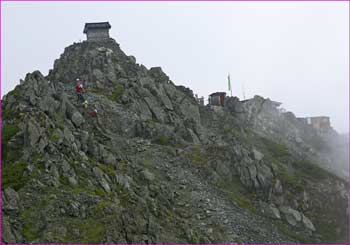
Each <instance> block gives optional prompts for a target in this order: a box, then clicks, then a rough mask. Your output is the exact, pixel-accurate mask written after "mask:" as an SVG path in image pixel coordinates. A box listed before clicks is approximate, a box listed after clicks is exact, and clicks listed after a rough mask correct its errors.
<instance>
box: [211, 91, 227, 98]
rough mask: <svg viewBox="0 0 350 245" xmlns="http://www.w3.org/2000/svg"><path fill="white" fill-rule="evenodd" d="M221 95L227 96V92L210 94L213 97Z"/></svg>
mask: <svg viewBox="0 0 350 245" xmlns="http://www.w3.org/2000/svg"><path fill="white" fill-rule="evenodd" d="M221 95H223V96H225V95H226V93H225V92H215V93H212V94H210V95H209V96H210V97H212V96H221Z"/></svg>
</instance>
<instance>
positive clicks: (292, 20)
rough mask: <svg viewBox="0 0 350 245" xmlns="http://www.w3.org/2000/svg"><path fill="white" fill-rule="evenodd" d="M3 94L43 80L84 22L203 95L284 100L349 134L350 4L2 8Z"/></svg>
mask: <svg viewBox="0 0 350 245" xmlns="http://www.w3.org/2000/svg"><path fill="white" fill-rule="evenodd" d="M2 6H3V9H2V14H3V15H2V57H1V59H2V72H3V73H2V80H1V81H2V95H3V94H6V93H7V92H9V91H10V90H12V89H13V88H14V87H15V86H16V85H17V84H18V83H19V79H21V78H24V77H25V75H26V73H28V72H32V71H34V70H40V71H41V72H42V73H43V74H44V75H46V74H47V73H48V70H49V69H51V68H52V66H53V62H54V60H55V59H57V58H58V57H59V56H60V54H61V53H62V52H63V49H64V48H65V47H66V46H68V45H70V44H72V43H73V42H77V41H79V40H84V39H85V37H84V34H83V33H82V31H83V27H84V23H85V22H99V21H109V22H110V23H111V25H112V29H111V30H110V35H111V37H113V38H114V39H115V40H116V41H117V42H118V43H119V44H120V46H121V48H122V49H123V51H124V52H125V53H126V54H128V55H133V56H135V57H136V59H137V62H138V63H141V64H144V65H145V66H146V67H147V68H150V67H152V66H161V67H162V68H163V70H164V71H165V72H166V73H167V74H168V75H169V76H170V79H171V80H172V81H174V82H175V84H177V85H185V86H187V87H190V88H191V89H192V90H193V91H194V93H196V94H198V95H199V96H204V97H205V98H207V95H208V94H210V93H212V92H216V91H225V92H228V91H227V74H228V73H230V74H231V81H232V90H233V95H236V96H238V97H240V98H241V99H242V98H243V87H244V90H245V95H246V98H250V97H253V96H254V95H255V94H258V95H261V96H263V97H269V98H271V99H272V100H276V101H280V102H282V103H283V104H282V107H284V108H285V109H287V110H290V111H292V112H293V113H294V114H296V116H298V117H305V116H323V115H324V116H330V117H331V123H332V125H333V127H334V128H335V129H336V130H337V131H338V132H341V133H343V132H347V131H348V125H349V123H348V120H349V119H348V118H349V115H348V111H349V110H348V106H349V97H348V96H349V6H348V3H347V2H216V3H215V2H191V3H184V2H163V3H161V2H146V3H142V2H100V3H91V2H84V3H78V2H77V3H68V2H60V3H48V2H47V3H40V2H35V3H24V2H15V3H11V2H3V3H2Z"/></svg>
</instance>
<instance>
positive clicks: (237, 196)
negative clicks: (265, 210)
mask: <svg viewBox="0 0 350 245" xmlns="http://www.w3.org/2000/svg"><path fill="white" fill-rule="evenodd" d="M219 185H220V187H221V188H222V189H223V191H224V192H225V193H226V195H227V196H228V198H229V199H230V200H231V201H232V202H234V203H236V204H237V205H238V206H239V207H241V208H243V209H246V210H248V211H250V212H252V213H257V210H256V208H255V207H254V206H253V204H252V202H251V199H253V198H254V193H250V192H248V191H247V190H246V189H245V188H244V186H243V184H242V183H241V181H240V180H239V179H238V177H236V178H233V180H232V182H230V183H227V182H222V183H221V184H219Z"/></svg>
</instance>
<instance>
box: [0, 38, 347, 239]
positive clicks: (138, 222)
mask: <svg viewBox="0 0 350 245" xmlns="http://www.w3.org/2000/svg"><path fill="white" fill-rule="evenodd" d="M77 77H79V78H82V79H85V80H86V81H87V82H86V84H85V87H86V91H87V93H86V94H85V95H84V96H85V98H86V99H87V100H88V101H89V106H88V108H84V107H83V106H82V105H81V103H78V102H77V99H76V95H75V93H74V86H75V79H76V78H77ZM94 109H97V111H98V115H97V117H92V116H91V115H90V114H89V112H91V111H92V110H94ZM291 115H292V114H291V113H282V114H281V113H279V111H278V110H277V109H276V107H275V104H274V103H273V102H272V101H270V100H268V99H264V98H261V97H258V96H256V97H254V99H252V100H249V101H244V102H242V101H239V100H238V99H237V98H227V100H226V102H225V107H224V109H223V110H222V111H220V110H219V111H216V112H214V111H212V110H210V108H209V107H202V106H199V105H198V103H197V101H196V99H195V98H194V96H193V93H192V91H191V90H190V89H188V88H185V87H183V86H176V85H175V84H174V83H173V82H172V81H171V80H169V77H168V76H167V75H166V74H165V73H164V72H162V70H161V68H159V67H155V68H151V69H147V68H146V67H144V66H143V65H139V64H137V63H136V59H135V58H134V57H132V56H127V55H126V54H124V53H123V51H122V50H121V49H120V47H119V45H118V44H117V43H116V42H115V41H114V40H113V39H110V40H109V41H103V42H82V43H76V44H73V45H71V46H69V47H67V48H66V49H65V51H64V53H63V54H62V55H61V57H60V58H59V59H58V60H56V61H55V63H54V68H53V69H52V70H51V71H50V72H49V75H48V76H46V77H44V76H43V75H42V74H41V73H40V72H39V71H35V72H33V73H29V74H27V76H26V78H25V79H24V80H23V81H21V84H20V85H18V86H17V87H16V88H15V90H13V91H12V92H10V93H9V94H7V95H6V96H5V97H4V98H3V101H2V116H3V122H2V123H3V128H2V129H3V131H2V152H3V154H2V159H3V162H2V200H3V206H2V209H3V236H2V240H3V242H4V243H298V242H302V243H308V242H310V243H316V242H317V243H320V242H322V243H345V242H346V237H347V229H346V224H347V215H348V213H347V192H346V187H347V182H346V181H345V180H343V179H342V178H339V177H338V176H337V175H335V174H333V173H331V172H329V171H327V170H325V168H321V167H320V166H322V164H323V162H324V161H323V160H322V159H323V158H322V157H320V156H321V155H322V154H323V156H324V155H326V156H328V155H329V154H328V155H327V154H325V151H324V150H323V148H320V147H318V146H319V145H320V142H321V143H322V146H323V145H326V146H327V145H328V144H329V143H328V142H330V141H325V140H324V137H323V136H319V135H317V133H315V132H313V130H312V129H310V128H305V127H304V126H303V125H300V124H298V122H297V121H296V120H294V118H295V117H294V118H293V115H292V116H291ZM332 137H333V138H334V137H337V136H336V135H334V136H332ZM311 138H312V140H310V139H311ZM324 142H326V143H324ZM327 164H328V165H327V166H332V159H330V160H329V161H328V163H327ZM323 165H324V164H323ZM345 165H346V164H345Z"/></svg>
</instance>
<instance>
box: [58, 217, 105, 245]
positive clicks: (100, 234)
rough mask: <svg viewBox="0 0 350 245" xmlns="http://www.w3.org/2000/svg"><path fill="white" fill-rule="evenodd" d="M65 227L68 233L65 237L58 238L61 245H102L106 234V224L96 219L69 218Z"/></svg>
mask: <svg viewBox="0 0 350 245" xmlns="http://www.w3.org/2000/svg"><path fill="white" fill-rule="evenodd" d="M64 226H65V227H66V229H67V232H66V234H65V236H64V237H60V238H58V239H59V240H60V241H59V242H60V243H83V244H100V243H102V242H103V239H104V237H105V233H106V227H105V224H103V223H101V222H99V221H98V220H94V219H86V220H82V219H75V218H69V219H66V220H65V224H64ZM76 231H78V234H79V235H77V234H76V233H75V232H76Z"/></svg>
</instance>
